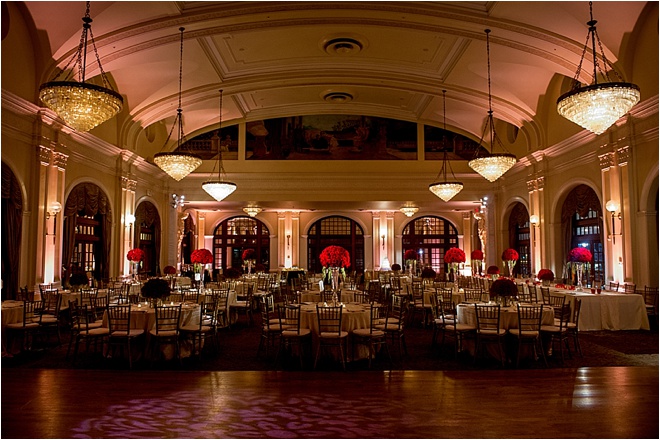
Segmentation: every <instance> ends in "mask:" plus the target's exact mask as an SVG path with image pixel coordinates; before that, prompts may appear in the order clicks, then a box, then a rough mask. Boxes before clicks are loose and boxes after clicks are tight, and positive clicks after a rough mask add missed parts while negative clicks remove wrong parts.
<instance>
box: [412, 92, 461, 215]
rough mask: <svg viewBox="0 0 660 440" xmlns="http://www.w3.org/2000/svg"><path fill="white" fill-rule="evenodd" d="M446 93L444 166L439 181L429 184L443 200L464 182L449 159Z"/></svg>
mask: <svg viewBox="0 0 660 440" xmlns="http://www.w3.org/2000/svg"><path fill="white" fill-rule="evenodd" d="M446 93H447V91H446V90H443V91H442V124H443V129H444V130H445V134H444V135H443V138H442V150H443V151H444V153H443V157H442V168H441V169H440V172H439V173H438V176H437V177H436V180H437V181H436V182H434V183H432V184H430V185H429V190H430V191H431V192H432V193H433V194H435V195H436V196H438V197H440V198H441V199H442V200H443V201H445V202H448V201H450V200H451V199H452V198H453V197H454V196H455V195H456V194H458V193H459V192H461V190H462V189H463V184H462V183H461V182H457V181H456V176H454V170H452V168H451V163H450V162H449V161H447V149H448V146H447V136H446V131H447V118H446V108H447V105H446V102H445V95H446ZM447 168H449V171H450V172H451V177H452V179H454V180H453V181H448V180H447ZM440 175H442V180H438V179H439V178H440ZM406 215H407V214H406ZM408 217H410V216H408Z"/></svg>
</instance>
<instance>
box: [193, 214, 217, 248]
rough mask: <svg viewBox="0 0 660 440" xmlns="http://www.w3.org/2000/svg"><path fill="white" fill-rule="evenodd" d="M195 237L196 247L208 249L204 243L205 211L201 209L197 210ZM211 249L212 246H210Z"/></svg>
mask: <svg viewBox="0 0 660 440" xmlns="http://www.w3.org/2000/svg"><path fill="white" fill-rule="evenodd" d="M195 238H196V241H197V249H209V247H208V246H207V243H206V213H205V212H202V211H197V235H196V236H195ZM211 249H213V246H211ZM211 249H209V250H211ZM211 252H213V251H211Z"/></svg>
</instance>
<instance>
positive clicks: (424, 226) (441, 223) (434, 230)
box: [401, 216, 458, 274]
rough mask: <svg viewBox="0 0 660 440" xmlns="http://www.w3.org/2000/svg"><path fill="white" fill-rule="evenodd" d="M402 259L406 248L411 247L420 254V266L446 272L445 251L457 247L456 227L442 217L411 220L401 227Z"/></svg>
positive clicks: (442, 272)
mask: <svg viewBox="0 0 660 440" xmlns="http://www.w3.org/2000/svg"><path fill="white" fill-rule="evenodd" d="M401 243H402V253H401V258H402V259H403V256H404V254H405V253H406V251H407V250H408V249H413V250H414V251H415V252H417V253H418V255H419V256H420V259H419V261H420V266H421V267H422V268H423V267H431V268H433V270H435V271H436V273H439V274H444V273H447V272H448V268H447V265H446V264H445V260H444V258H445V252H446V251H447V250H448V249H449V248H453V247H458V231H457V230H456V227H455V226H454V225H453V224H452V223H451V222H450V221H449V220H446V219H444V218H442V217H435V216H426V217H420V218H417V219H415V220H412V221H411V222H410V223H408V224H407V225H406V227H405V228H404V229H403V237H402V238H401Z"/></svg>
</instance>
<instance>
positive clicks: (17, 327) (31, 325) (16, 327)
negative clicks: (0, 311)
mask: <svg viewBox="0 0 660 440" xmlns="http://www.w3.org/2000/svg"><path fill="white" fill-rule="evenodd" d="M7 328H11V329H14V330H22V329H26V330H28V329H35V328H39V323H38V322H30V323H28V324H25V327H23V323H22V322H20V323H14V324H7Z"/></svg>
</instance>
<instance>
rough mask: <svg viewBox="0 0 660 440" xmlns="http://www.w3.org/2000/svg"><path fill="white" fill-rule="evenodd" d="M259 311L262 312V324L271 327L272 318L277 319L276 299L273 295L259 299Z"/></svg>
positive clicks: (267, 327)
mask: <svg viewBox="0 0 660 440" xmlns="http://www.w3.org/2000/svg"><path fill="white" fill-rule="evenodd" d="M259 311H260V312H261V325H262V326H263V327H264V328H266V329H270V325H271V322H270V321H271V319H275V317H274V316H273V315H274V314H275V300H274V298H273V295H264V296H262V297H261V301H259Z"/></svg>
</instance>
